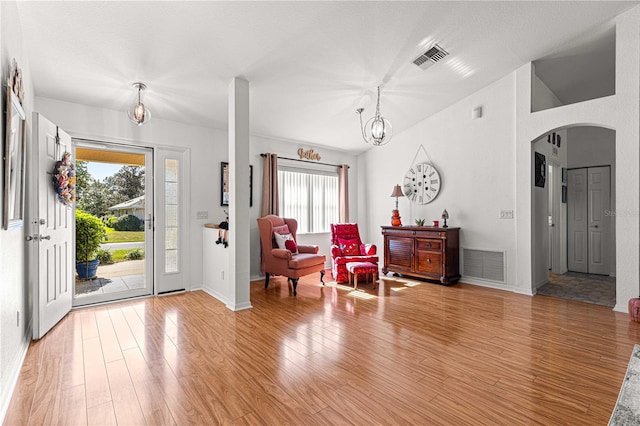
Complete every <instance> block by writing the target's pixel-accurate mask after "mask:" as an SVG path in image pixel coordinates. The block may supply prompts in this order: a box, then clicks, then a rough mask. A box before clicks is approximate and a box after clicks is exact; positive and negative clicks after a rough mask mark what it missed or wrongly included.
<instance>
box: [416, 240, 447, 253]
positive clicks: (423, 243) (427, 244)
mask: <svg viewBox="0 0 640 426" xmlns="http://www.w3.org/2000/svg"><path fill="white" fill-rule="evenodd" d="M416 249H418V250H433V251H441V250H442V240H423V239H416Z"/></svg>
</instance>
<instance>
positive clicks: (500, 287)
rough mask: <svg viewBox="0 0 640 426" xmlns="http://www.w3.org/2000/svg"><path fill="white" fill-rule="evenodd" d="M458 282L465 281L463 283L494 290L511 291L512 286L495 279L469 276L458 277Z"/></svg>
mask: <svg viewBox="0 0 640 426" xmlns="http://www.w3.org/2000/svg"><path fill="white" fill-rule="evenodd" d="M458 282H460V283H465V284H473V285H477V286H479V287H487V288H494V289H496V290H507V291H513V287H512V286H510V285H508V284H504V283H499V282H496V281H488V280H483V279H479V278H471V277H465V276H463V277H462V278H460V280H459V281H458Z"/></svg>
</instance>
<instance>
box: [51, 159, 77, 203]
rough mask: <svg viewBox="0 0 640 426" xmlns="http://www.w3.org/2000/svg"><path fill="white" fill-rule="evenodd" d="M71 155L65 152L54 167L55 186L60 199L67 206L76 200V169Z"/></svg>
mask: <svg viewBox="0 0 640 426" xmlns="http://www.w3.org/2000/svg"><path fill="white" fill-rule="evenodd" d="M70 157H71V154H70V153H68V152H65V153H64V154H62V159H61V160H60V161H56V164H55V166H54V167H53V188H54V189H55V191H56V195H57V198H58V200H60V202H61V203H62V204H64V205H67V206H68V205H70V204H71V203H73V202H74V201H75V200H76V171H75V169H74V167H73V163H72V162H71V161H70Z"/></svg>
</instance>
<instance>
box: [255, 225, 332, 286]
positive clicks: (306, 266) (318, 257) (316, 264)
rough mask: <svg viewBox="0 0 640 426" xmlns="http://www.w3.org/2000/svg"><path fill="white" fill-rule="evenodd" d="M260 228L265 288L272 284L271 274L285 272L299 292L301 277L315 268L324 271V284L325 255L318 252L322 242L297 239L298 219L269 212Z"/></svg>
mask: <svg viewBox="0 0 640 426" xmlns="http://www.w3.org/2000/svg"><path fill="white" fill-rule="evenodd" d="M258 229H259V230H260V244H261V247H262V260H263V262H264V288H267V287H268V286H269V277H270V276H271V275H282V276H285V277H287V278H288V281H291V284H292V285H293V295H294V296H295V295H297V291H296V289H297V287H298V279H299V278H300V277H304V276H305V275H309V274H312V273H314V272H320V282H322V284H323V285H324V281H323V280H322V278H323V277H324V262H325V256H324V255H322V254H318V246H315V245H313V246H312V245H303V244H298V243H297V237H296V232H297V231H298V222H297V221H296V220H295V219H289V218H283V217H279V216H274V215H268V216H265V217H261V218H259V219H258ZM278 237H280V238H278ZM286 237H288V238H286ZM278 239H281V240H282V241H281V242H282V244H284V247H283V248H279V246H278V243H277V241H276V240H278ZM285 240H286V241H285Z"/></svg>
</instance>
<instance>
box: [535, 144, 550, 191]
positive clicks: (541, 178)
mask: <svg viewBox="0 0 640 426" xmlns="http://www.w3.org/2000/svg"><path fill="white" fill-rule="evenodd" d="M546 176H547V159H546V157H545V156H544V155H543V154H540V153H539V152H536V155H535V160H534V165H533V178H534V182H535V185H536V186H537V187H540V188H544V184H545V182H546V180H547V178H546Z"/></svg>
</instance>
